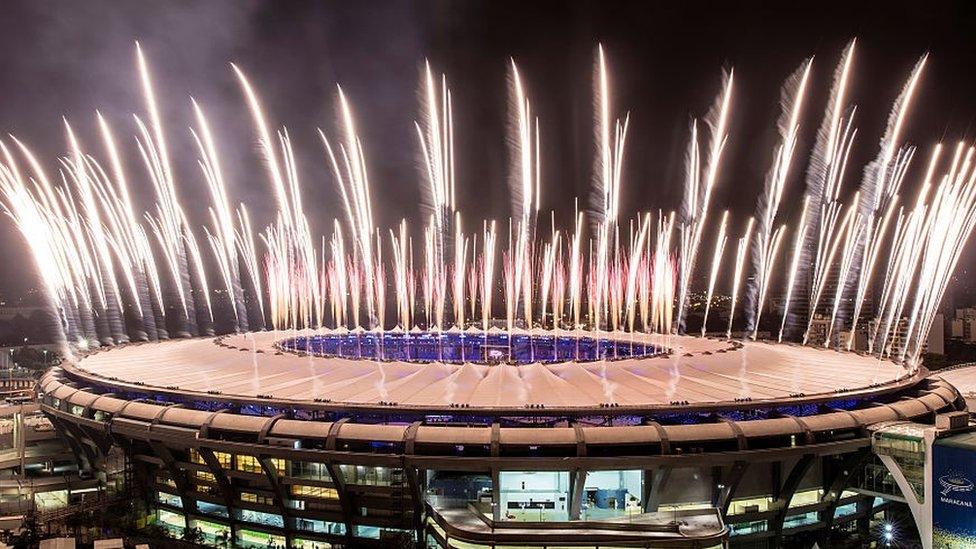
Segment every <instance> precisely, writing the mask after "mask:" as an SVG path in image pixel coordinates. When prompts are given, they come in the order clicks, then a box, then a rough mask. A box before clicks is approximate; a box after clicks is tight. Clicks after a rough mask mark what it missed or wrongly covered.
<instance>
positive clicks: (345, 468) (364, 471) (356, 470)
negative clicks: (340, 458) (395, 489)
mask: <svg viewBox="0 0 976 549" xmlns="http://www.w3.org/2000/svg"><path fill="white" fill-rule="evenodd" d="M339 470H340V471H341V472H342V476H343V478H345V479H346V482H347V483H349V484H360V485H365V486H400V485H402V484H403V469H399V468H395V467H367V466H364V465H340V466H339Z"/></svg>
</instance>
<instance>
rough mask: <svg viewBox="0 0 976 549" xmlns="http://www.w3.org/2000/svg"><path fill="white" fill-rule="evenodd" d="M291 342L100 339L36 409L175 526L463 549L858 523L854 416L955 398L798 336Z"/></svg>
mask: <svg viewBox="0 0 976 549" xmlns="http://www.w3.org/2000/svg"><path fill="white" fill-rule="evenodd" d="M307 336H308V334H304V335H303V334H288V335H284V334H282V333H277V334H275V333H273V332H262V333H256V334H245V335H234V336H225V337H219V338H203V339H192V340H180V341H170V342H161V343H147V344H133V345H128V346H124V347H119V348H115V349H111V350H108V351H100V352H95V353H92V354H89V355H87V356H85V357H82V358H80V359H78V360H75V361H70V362H65V363H63V364H62V365H61V366H59V367H57V368H54V369H52V370H51V371H50V372H48V373H47V374H46V375H45V376H44V377H43V378H42V380H41V382H40V384H39V388H40V392H41V395H40V398H41V402H42V409H43V411H44V412H45V413H46V414H47V415H48V417H49V418H50V419H51V421H52V423H53V424H54V426H55V427H56V428H57V429H58V430H59V431H60V432H61V433H62V434H63V435H64V436H65V437H66V438H67V440H69V442H70V444H71V447H72V449H73V451H74V452H75V454H76V455H77V456H78V458H79V461H80V463H81V466H82V468H83V469H84V470H86V471H90V472H92V473H93V474H94V475H96V476H100V475H104V474H105V473H104V472H103V468H104V464H105V463H108V462H112V463H115V460H114V459H111V458H109V456H111V455H112V454H113V453H117V452H122V453H124V456H125V459H126V460H127V461H128V464H129V467H130V468H131V471H132V475H131V478H132V482H133V484H134V486H135V487H137V489H138V490H139V492H140V493H141V494H142V496H143V497H144V498H145V500H146V502H147V504H148V505H149V507H150V508H152V509H154V513H155V516H156V519H157V521H158V523H159V524H161V525H163V526H164V527H166V528H167V529H169V531H170V532H171V533H172V534H173V535H174V536H178V535H180V534H181V533H182V532H183V530H184V529H187V528H191V529H192V528H198V529H199V530H200V532H201V534H202V536H203V539H204V541H205V542H206V543H208V544H211V545H218V546H224V545H231V544H233V545H236V546H241V547H256V548H260V547H286V546H287V547H303V548H316V547H330V546H337V547H338V546H342V547H360V546H376V547H389V546H393V544H395V543H400V544H403V546H409V545H410V544H411V543H419V544H420V545H423V546H431V547H455V548H459V549H469V548H482V547H515V546H518V547H570V546H571V547H689V548H690V547H701V548H706V547H725V546H732V547H781V546H802V545H803V544H808V543H812V542H814V541H816V542H818V543H819V544H820V546H821V547H826V546H830V545H831V543H832V542H836V541H838V540H840V539H842V538H843V539H857V538H860V539H866V538H867V537H870V536H871V535H872V533H871V531H870V525H871V520H872V517H874V516H875V515H877V514H878V513H883V512H884V511H885V510H886V509H887V507H888V506H889V505H890V501H891V500H890V499H887V498H884V497H881V496H883V495H884V493H885V487H884V486H881V484H883V483H884V478H882V477H883V475H882V477H879V478H873V477H872V475H871V471H872V468H871V464H872V462H873V460H875V459H876V458H875V456H874V455H873V453H872V440H871V429H870V428H871V426H873V425H877V424H880V423H883V422H892V421H912V422H916V423H922V424H925V423H928V424H931V423H934V421H935V418H936V416H937V415H938V414H941V413H947V412H953V411H958V410H964V409H965V401H964V399H963V398H962V397H961V396H960V394H959V392H958V391H956V389H954V388H953V386H952V385H950V384H949V383H947V382H945V381H943V380H941V379H938V378H926V372H925V371H924V369H923V370H918V371H916V370H910V369H906V368H904V367H903V366H902V365H900V364H896V363H893V362H888V361H879V360H878V359H877V358H874V357H869V356H864V355H860V354H857V353H845V352H837V351H829V350H824V349H813V348H809V347H800V346H795V345H781V344H770V343H763V342H744V343H743V342H731V341H727V340H719V339H704V338H692V337H685V336H680V337H679V336H673V337H663V336H641V338H639V339H637V340H636V341H634V340H631V343H636V344H637V345H638V347H640V346H643V347H640V348H641V349H643V351H645V352H642V353H637V355H639V356H633V357H631V356H622V355H621V356H616V357H615V359H614V360H599V361H585V360H578V361H577V360H572V361H563V362H559V361H558V360H552V361H550V362H539V361H537V360H535V361H533V362H531V363H524V364H510V363H504V362H503V363H493V362H491V361H488V360H480V359H486V358H487V356H488V354H487V353H488V351H487V350H481V351H478V353H479V355H478V356H477V357H475V358H476V359H479V360H474V362H472V361H471V356H468V357H465V360H464V361H458V362H457V363H455V362H453V361H452V360H453V359H452V358H451V357H453V356H455V355H453V354H452V353H453V352H454V351H450V352H445V351H444V350H437V351H435V352H437V353H439V356H441V357H443V360H437V361H433V362H430V361H428V360H426V359H423V360H421V359H420V358H418V357H420V355H421V354H422V353H420V354H418V353H419V351H417V350H414V351H413V352H414V353H415V354H414V355H413V356H407V357H406V358H404V357H402V356H400V357H394V358H393V359H389V360H383V361H378V360H375V359H366V358H365V357H366V355H367V354H369V353H371V352H372V351H369V352H365V351H364V350H363V349H364V348H370V347H372V348H375V349H377V350H378V349H380V346H389V345H394V343H393V342H394V341H395V340H397V338H402V337H404V335H403V334H390V335H389V336H388V337H384V338H377V337H376V336H375V334H374V335H373V336H368V335H366V336H362V335H361V336H356V337H357V341H358V344H357V345H358V347H357V348H356V350H355V352H356V353H357V356H358V358H359V359H358V360H357V359H351V358H349V357H346V358H336V357H334V356H321V355H328V354H329V353H327V352H317V351H316V349H315V348H314V345H310V342H311V341H313V340H311V339H308V338H307ZM414 337H415V340H416V342H419V343H417V344H418V345H421V344H423V345H427V344H429V343H430V341H429V340H424V338H425V337H433V338H434V339H433V341H435V342H436V341H440V335H438V334H434V335H431V334H415V335H414ZM468 337H471V338H476V337H479V336H478V335H477V334H469V336H468ZM525 337H529V339H528V340H522V341H523V342H524V341H529V342H530V343H529V344H530V345H532V346H533V347H532V349H533V354H534V353H535V352H537V351H536V349H537V348H536V347H534V345H539V347H538V349H541V348H543V347H545V346H546V345H550V344H551V346H552V347H553V348H555V347H557V345H556V341H555V340H554V339H550V340H546V339H545V338H546V337H548V336H544V335H538V334H537V335H536V336H532V337H537V339H535V340H532V339H531V337H530V335H528V334H526V335H525ZM565 337H567V338H569V339H568V340H569V341H572V337H576V336H573V335H572V334H569V335H565ZM626 337H629V338H633V337H636V336H632V335H628V336H626ZM303 338H305V339H303ZM360 338H365V339H360ZM485 341H487V339H485ZM547 341H548V343H547ZM299 342H304V343H303V345H298V343H299ZM363 342H366V343H365V346H364V343H363ZM574 345H576V346H577V348H579V344H574ZM652 345H653V346H656V348H658V349H659V350H660V352H653V353H651V352H646V351H647V350H648V349H649V348H650V346H652ZM618 347H619V348H621V349H622V348H624V346H620V345H617V346H612V348H614V349H616V348H618ZM419 348H420V347H415V349H419ZM435 348H436V347H435ZM511 349H512V346H510V348H509V355H508V358H511V357H512V351H511ZM321 350H322V349H318V351H321ZM386 351H387V352H379V351H377V353H378V354H379V356H384V357H387V358H389V356H388V355H389V350H388V349H387V350H386ZM428 351H429V349H428ZM397 352H406V353H409V352H410V351H409V348H408V349H407V351H397ZM614 352H620V353H623V354H624V355H625V354H627V352H624V351H619V350H618V351H614ZM628 352H629V351H628ZM317 355H318V356H317ZM373 356H377V355H376V354H373ZM532 358H534V359H538V357H537V356H533V357H532ZM556 358H558V357H556ZM478 362H483V363H478Z"/></svg>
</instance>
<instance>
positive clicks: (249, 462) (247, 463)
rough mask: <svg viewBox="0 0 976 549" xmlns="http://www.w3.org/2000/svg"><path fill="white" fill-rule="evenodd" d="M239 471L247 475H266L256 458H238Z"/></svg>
mask: <svg viewBox="0 0 976 549" xmlns="http://www.w3.org/2000/svg"><path fill="white" fill-rule="evenodd" d="M237 470H238V471H244V472H245V473H264V470H262V469H261V463H260V462H259V461H258V458H256V457H254V456H237Z"/></svg>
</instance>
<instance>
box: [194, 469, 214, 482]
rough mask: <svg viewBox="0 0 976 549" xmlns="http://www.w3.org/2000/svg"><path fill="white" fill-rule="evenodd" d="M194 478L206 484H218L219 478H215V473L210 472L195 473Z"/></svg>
mask: <svg viewBox="0 0 976 549" xmlns="http://www.w3.org/2000/svg"><path fill="white" fill-rule="evenodd" d="M193 477H194V478H196V479H197V480H202V481H205V482H217V477H215V476H213V473H211V472H209V471H193Z"/></svg>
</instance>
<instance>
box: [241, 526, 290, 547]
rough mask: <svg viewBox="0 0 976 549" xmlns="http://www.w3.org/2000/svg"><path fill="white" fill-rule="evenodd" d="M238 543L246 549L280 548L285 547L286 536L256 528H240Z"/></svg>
mask: <svg viewBox="0 0 976 549" xmlns="http://www.w3.org/2000/svg"><path fill="white" fill-rule="evenodd" d="M236 541H237V545H238V546H239V547H244V548H246V549H279V548H283V547H285V537H284V536H278V535H275V534H268V533H266V532H257V531H255V530H244V529H241V530H238V531H237V540H236Z"/></svg>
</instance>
